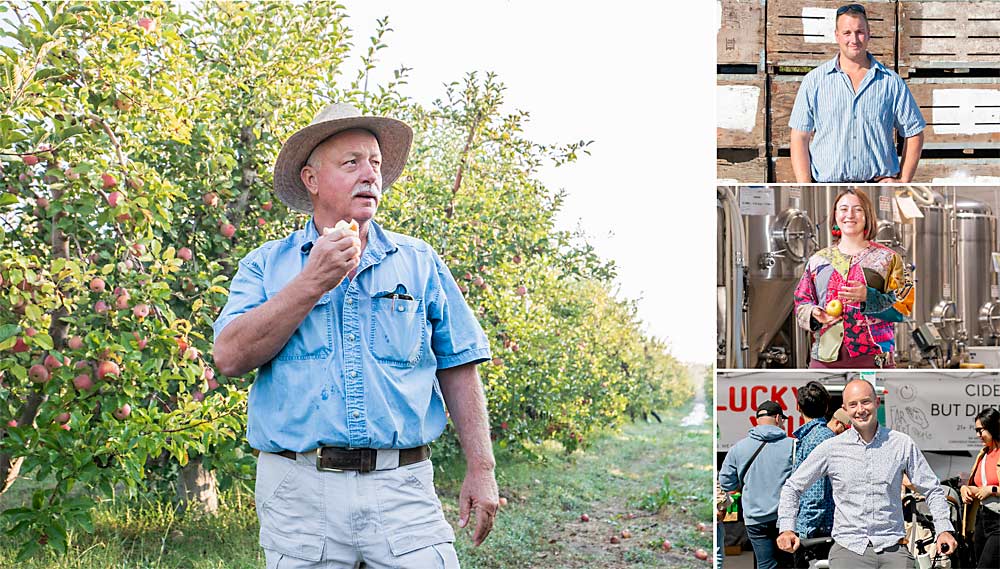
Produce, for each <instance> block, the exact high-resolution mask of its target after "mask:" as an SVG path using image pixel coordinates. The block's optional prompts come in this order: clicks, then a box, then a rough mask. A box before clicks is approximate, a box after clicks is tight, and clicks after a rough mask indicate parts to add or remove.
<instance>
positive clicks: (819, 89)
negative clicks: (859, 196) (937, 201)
mask: <svg viewBox="0 0 1000 569" xmlns="http://www.w3.org/2000/svg"><path fill="white" fill-rule="evenodd" d="M868 57H869V58H870V60H871V67H870V68H869V69H868V73H866V74H865V77H864V79H863V80H862V81H861V85H860V86H859V87H858V91H857V93H855V92H854V86H853V85H852V84H851V78H850V77H848V75H847V74H846V73H844V72H843V71H842V70H841V68H840V60H839V56H837V57H834V58H833V59H831V60H830V61H828V62H826V63H824V64H823V65H821V66H819V67H817V68H816V69H813V70H812V71H810V72H809V73H808V74H807V75H806V76H805V78H804V79H803V80H802V85H801V86H800V87H799V92H798V93H797V94H796V96H795V106H794V107H793V108H792V116H791V120H789V126H790V127H791V128H792V129H794V130H800V131H803V132H813V137H812V141H811V142H810V143H809V157H810V161H811V166H812V178H813V181H816V182H866V181H869V180H871V179H873V178H876V177H878V176H895V175H898V174H899V158H898V157H897V156H896V146H895V139H894V137H893V129H894V128H895V129H896V130H897V131H899V133H900V135H901V136H903V138H909V137H911V136H916V135H917V134H920V132H921V131H923V130H924V127H925V126H927V122H926V121H924V117H923V115H921V114H920V108H919V107H918V106H917V103H916V101H914V99H913V95H912V94H911V93H910V90H909V89H907V87H906V84H905V83H904V82H903V79H902V78H901V77H900V76H899V75H897V74H896V73H894V72H892V71H890V70H889V69H887V68H886V67H885V66H884V65H882V64H881V63H879V62H878V61H877V60H876V59H875V58H874V57H873V56H872V55H871V54H869V55H868Z"/></svg>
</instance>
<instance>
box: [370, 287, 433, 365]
mask: <svg viewBox="0 0 1000 569" xmlns="http://www.w3.org/2000/svg"><path fill="white" fill-rule="evenodd" d="M371 300H372V321H371V331H370V334H369V338H368V340H369V346H370V349H371V352H372V355H373V356H374V357H375V359H376V360H377V361H378V362H380V363H384V364H389V365H393V366H398V367H412V366H414V365H416V364H417V362H419V361H420V356H421V354H422V353H423V349H424V342H425V341H426V335H427V318H426V317H425V316H424V302H423V300H422V299H419V298H409V297H406V296H405V295H398V294H392V293H378V294H376V295H374V296H373V297H372V299H371Z"/></svg>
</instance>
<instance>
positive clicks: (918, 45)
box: [899, 0, 1000, 183]
mask: <svg viewBox="0 0 1000 569" xmlns="http://www.w3.org/2000/svg"><path fill="white" fill-rule="evenodd" d="M899 73H900V75H902V76H903V77H904V78H905V79H906V83H907V85H908V86H909V87H910V91H911V92H912V93H913V96H914V98H915V99H916V101H917V104H918V105H920V109H921V112H922V113H923V115H924V119H925V120H926V121H927V129H926V130H925V131H924V153H923V158H922V159H921V161H920V166H919V167H918V168H917V174H916V177H915V179H914V181H916V182H930V183H976V182H985V183H996V182H997V180H998V179H1000V2H997V1H995V0H994V1H985V2H960V1H940V0H939V1H933V2H924V1H909V0H903V1H901V2H900V3H899Z"/></svg>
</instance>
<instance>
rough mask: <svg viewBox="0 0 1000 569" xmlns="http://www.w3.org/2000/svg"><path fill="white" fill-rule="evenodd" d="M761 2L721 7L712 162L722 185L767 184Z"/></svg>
mask: <svg viewBox="0 0 1000 569" xmlns="http://www.w3.org/2000/svg"><path fill="white" fill-rule="evenodd" d="M763 2H764V0H720V2H719V8H720V22H719V28H718V34H717V40H718V44H717V49H718V52H717V53H718V73H719V75H718V78H717V82H716V110H717V112H716V117H717V122H716V135H717V140H716V147H717V155H716V156H717V176H718V178H719V180H720V181H726V182H731V181H740V182H758V183H759V182H766V181H767V156H766V155H765V152H766V141H767V123H766V112H765V109H766V108H767V107H766V98H767V86H766V75H765V74H764V5H763Z"/></svg>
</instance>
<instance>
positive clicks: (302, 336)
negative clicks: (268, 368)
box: [267, 292, 333, 360]
mask: <svg viewBox="0 0 1000 569" xmlns="http://www.w3.org/2000/svg"><path fill="white" fill-rule="evenodd" d="M276 294H277V292H273V293H272V292H268V294H267V296H268V298H271V297H273V296H274V295H276ZM330 296H331V295H330V293H327V294H324V295H323V296H322V298H320V299H319V301H318V302H317V303H316V305H315V306H313V308H312V310H310V311H309V314H307V315H306V317H305V318H304V319H303V320H302V323H301V324H299V327H298V328H296V329H295V332H293V333H292V337H291V338H289V339H288V342H286V343H285V347H284V348H282V349H281V351H280V352H279V353H278V355H277V357H276V358H275V359H276V360H317V359H325V358H326V357H327V356H329V355H330V352H331V350H332V345H333V315H332V314H331V313H330Z"/></svg>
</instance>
